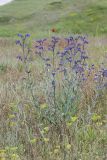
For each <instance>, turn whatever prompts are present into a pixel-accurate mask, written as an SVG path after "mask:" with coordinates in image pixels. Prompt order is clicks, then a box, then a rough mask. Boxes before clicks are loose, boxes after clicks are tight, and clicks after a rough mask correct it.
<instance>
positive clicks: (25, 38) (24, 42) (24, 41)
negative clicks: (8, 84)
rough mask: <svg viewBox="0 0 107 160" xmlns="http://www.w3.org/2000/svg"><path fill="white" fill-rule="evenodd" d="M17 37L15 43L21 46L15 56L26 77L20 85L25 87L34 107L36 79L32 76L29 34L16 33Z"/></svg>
mask: <svg viewBox="0 0 107 160" xmlns="http://www.w3.org/2000/svg"><path fill="white" fill-rule="evenodd" d="M18 37H19V39H18V40H17V41H16V44H17V45H18V46H19V47H20V48H21V51H20V54H19V55H18V56H17V59H18V61H19V63H21V65H22V67H23V68H24V71H25V73H26V75H25V76H26V77H25V78H24V80H23V81H24V82H23V83H22V85H23V86H22V87H23V88H24V87H25V89H27V91H26V92H27V93H29V95H30V96H29V98H30V99H31V101H32V102H31V103H33V105H34V106H35V107H37V106H38V99H37V97H36V95H35V92H36V91H35V90H36V89H37V88H36V87H37V85H36V81H34V78H33V76H32V67H31V66H32V59H33V57H32V50H31V45H30V34H28V33H27V34H25V35H22V34H18Z"/></svg>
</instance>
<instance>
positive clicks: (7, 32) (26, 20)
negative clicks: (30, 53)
mask: <svg viewBox="0 0 107 160" xmlns="http://www.w3.org/2000/svg"><path fill="white" fill-rule="evenodd" d="M106 18H107V1H106V0H102V1H100V0H94V1H93V0H91V1H89V0H81V1H80V0H76V1H75V0H39V1H38V0H14V1H13V2H12V3H10V4H7V5H5V6H2V7H0V36H1V37H4V36H5V37H7V36H8V37H9V36H15V35H16V34H17V33H18V32H23V33H26V32H30V33H32V34H33V35H34V37H35V36H36V37H43V36H48V35H49V30H50V28H53V27H55V28H56V29H57V33H58V34H61V35H62V34H63V35H65V34H69V33H86V34H87V33H88V34H91V35H100V34H106V33H107V21H106Z"/></svg>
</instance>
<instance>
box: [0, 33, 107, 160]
mask: <svg viewBox="0 0 107 160" xmlns="http://www.w3.org/2000/svg"><path fill="white" fill-rule="evenodd" d="M18 36H19V40H18V41H17V44H18V45H19V46H16V47H15V48H14V46H13V50H12V49H11V50H10V51H12V57H14V58H12V60H13V63H12V64H10V65H9V63H6V62H5V64H6V65H7V66H6V69H5V65H4V63H1V66H2V67H1V68H2V69H1V72H2V74H1V75H2V76H1V81H0V82H1V83H0V105H1V108H0V130H1V131H0V142H1V143H0V158H1V160H7V159H8V160H36V159H37V160H80V159H81V160H89V159H92V160H94V159H96V160H106V158H107V153H106V149H107V146H106V143H107V135H106V130H107V128H106V123H107V117H106V111H107V110H106V106H107V96H106V92H107V88H106V81H107V80H106V78H107V73H106V71H107V70H106V59H105V57H104V58H102V62H104V63H103V64H102V62H101V64H100V62H99V65H98V63H97V64H95V65H93V63H92V62H93V61H91V60H90V58H88V57H90V55H88V53H87V50H88V47H87V46H88V44H87V39H86V38H85V37H82V36H76V37H70V38H69V37H68V38H66V39H64V38H58V37H52V38H50V39H43V40H37V41H36V42H33V45H32V43H31V42H30V41H29V36H30V35H29V34H27V35H25V36H23V35H21V34H19V35H18ZM2 43H3V44H4V42H2ZM6 44H7V43H6ZM86 44H87V45H86ZM4 45H5V44H4ZM8 48H9V47H8ZM7 52H8V50H7V51H6V53H7ZM9 54H11V53H10V52H9ZM83 56H84V57H83ZM87 56H88V57H87ZM9 57H10V55H8V58H9ZM10 59H11V58H10ZM103 59H104V60H103ZM77 61H78V63H76V62H77Z"/></svg>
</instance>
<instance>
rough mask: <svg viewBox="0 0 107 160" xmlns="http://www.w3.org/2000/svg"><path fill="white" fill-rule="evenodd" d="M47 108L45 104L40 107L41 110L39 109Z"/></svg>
mask: <svg viewBox="0 0 107 160" xmlns="http://www.w3.org/2000/svg"><path fill="white" fill-rule="evenodd" d="M47 107H48V106H47V104H46V103H44V104H41V105H40V108H41V109H45V108H47Z"/></svg>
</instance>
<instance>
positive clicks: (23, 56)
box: [16, 33, 31, 73]
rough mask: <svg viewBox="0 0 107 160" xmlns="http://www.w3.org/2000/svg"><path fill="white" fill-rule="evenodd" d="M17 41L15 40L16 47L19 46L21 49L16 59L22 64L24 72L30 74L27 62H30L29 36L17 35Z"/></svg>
mask: <svg viewBox="0 0 107 160" xmlns="http://www.w3.org/2000/svg"><path fill="white" fill-rule="evenodd" d="M18 37H19V39H18V40H16V45H19V46H20V48H21V53H20V54H18V55H17V59H18V60H19V61H21V62H22V63H23V64H24V67H25V71H26V72H27V73H29V72H30V69H29V62H30V60H31V54H30V53H31V49H30V42H29V38H30V34H28V33H27V34H25V35H22V34H18Z"/></svg>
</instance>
